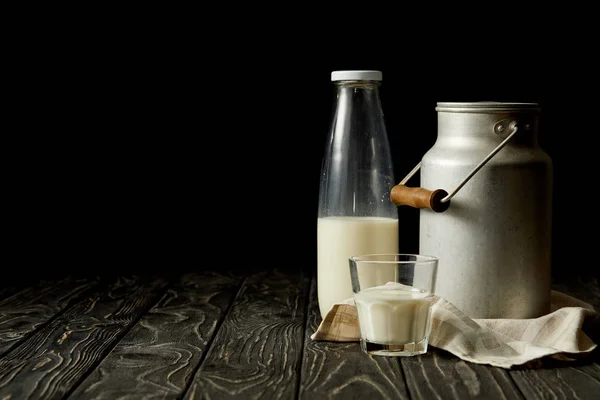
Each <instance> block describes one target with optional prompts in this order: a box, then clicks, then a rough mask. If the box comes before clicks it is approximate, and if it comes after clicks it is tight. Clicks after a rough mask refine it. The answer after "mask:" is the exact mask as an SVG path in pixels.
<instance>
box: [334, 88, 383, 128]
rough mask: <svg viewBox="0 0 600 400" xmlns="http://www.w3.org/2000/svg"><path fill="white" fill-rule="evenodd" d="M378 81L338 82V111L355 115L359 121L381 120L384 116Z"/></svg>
mask: <svg viewBox="0 0 600 400" xmlns="http://www.w3.org/2000/svg"><path fill="white" fill-rule="evenodd" d="M380 85H381V82H377V81H340V82H336V94H337V102H336V103H337V110H338V112H339V113H343V114H345V115H347V116H348V115H350V114H352V115H354V117H355V118H357V119H358V120H371V119H373V118H376V119H379V118H381V117H382V116H383V112H382V107H381V101H380V99H379V86H380Z"/></svg>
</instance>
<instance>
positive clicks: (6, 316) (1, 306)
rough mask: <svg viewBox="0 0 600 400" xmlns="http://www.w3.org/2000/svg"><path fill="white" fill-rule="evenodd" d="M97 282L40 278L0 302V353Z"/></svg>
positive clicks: (15, 343) (0, 354)
mask: <svg viewBox="0 0 600 400" xmlns="http://www.w3.org/2000/svg"><path fill="white" fill-rule="evenodd" d="M98 283H99V279H96V278H88V279H74V278H71V277H65V278H62V279H59V280H56V281H40V282H37V283H36V284H34V285H32V286H30V287H27V288H25V289H23V290H20V291H18V292H17V293H14V294H13V295H12V296H9V297H6V298H5V299H4V300H2V301H0V356H2V355H4V354H6V353H7V352H8V351H10V349H12V348H13V347H14V346H16V345H17V344H18V343H19V342H20V341H21V340H22V339H23V338H25V337H26V336H27V335H28V334H30V333H31V332H33V331H35V329H36V328H38V327H39V326H40V325H42V324H44V323H46V322H48V321H49V320H50V319H51V318H52V317H54V316H55V315H56V314H58V313H60V312H61V311H62V310H64V309H65V308H66V307H67V306H68V305H69V304H70V303H71V302H73V301H76V300H77V299H78V298H80V297H81V296H82V295H84V294H85V292H86V291H87V290H89V289H90V288H92V287H94V286H96V285H97V284H98Z"/></svg>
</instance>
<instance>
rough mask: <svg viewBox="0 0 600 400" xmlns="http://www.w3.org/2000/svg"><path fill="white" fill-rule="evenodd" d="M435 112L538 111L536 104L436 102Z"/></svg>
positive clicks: (538, 107)
mask: <svg viewBox="0 0 600 400" xmlns="http://www.w3.org/2000/svg"><path fill="white" fill-rule="evenodd" d="M435 109H436V110H437V111H447V112H475V113H476V112H510V111H529V112H536V111H540V106H539V104H538V103H517V102H502V101H475V102H438V103H437V107H436V108H435Z"/></svg>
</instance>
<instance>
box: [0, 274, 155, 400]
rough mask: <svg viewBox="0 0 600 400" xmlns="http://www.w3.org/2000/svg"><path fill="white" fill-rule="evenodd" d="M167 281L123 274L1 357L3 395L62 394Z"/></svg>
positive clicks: (54, 396)
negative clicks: (124, 275)
mask: <svg viewBox="0 0 600 400" xmlns="http://www.w3.org/2000/svg"><path fill="white" fill-rule="evenodd" d="M165 283H166V282H165V280H163V279H150V278H148V279H141V278H138V277H135V276H132V277H121V278H118V279H117V280H116V281H114V282H113V283H112V284H111V285H109V286H108V287H100V288H99V290H98V291H97V292H95V293H92V294H91V295H90V296H89V297H87V298H86V299H84V300H82V301H80V302H78V303H76V304H74V305H73V306H71V307H69V308H68V309H66V310H65V311H64V313H62V314H61V315H60V316H59V317H58V318H55V319H53V320H51V321H50V322H49V323H48V324H46V325H44V326H42V327H41V328H39V329H38V330H37V331H35V332H34V333H33V334H32V335H31V336H29V337H28V338H27V340H25V341H24V342H23V343H21V344H20V345H19V346H18V347H16V348H14V349H13V351H11V352H10V353H9V354H8V355H6V356H5V357H4V358H2V359H0V399H5V398H6V399H8V398H10V399H61V398H63V397H64V396H65V395H66V394H68V393H69V392H70V391H71V390H72V389H73V388H74V387H75V386H76V385H77V384H78V383H79V382H80V381H81V380H82V379H83V378H84V377H85V376H86V374H88V373H89V371H91V370H92V369H93V368H94V367H95V366H96V365H97V364H98V363H99V361H100V360H102V358H104V357H105V356H106V354H107V353H108V352H109V351H110V350H111V349H112V348H113V347H114V345H115V344H116V342H117V341H118V340H119V339H120V338H121V337H122V336H123V334H124V333H125V332H126V331H127V330H128V329H129V327H130V326H131V325H132V324H134V323H135V322H136V321H137V320H138V319H139V317H140V315H142V314H143V313H144V312H146V311H147V310H148V309H149V308H150V307H151V306H152V305H153V304H154V302H156V301H157V300H158V299H159V298H160V296H162V294H163V293H164V290H163V288H164V286H165Z"/></svg>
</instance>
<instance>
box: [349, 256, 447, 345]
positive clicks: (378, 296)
mask: <svg viewBox="0 0 600 400" xmlns="http://www.w3.org/2000/svg"><path fill="white" fill-rule="evenodd" d="M349 261H350V277H351V281H352V291H353V296H354V303H355V304H356V310H357V312H358V323H359V326H360V344H361V348H362V349H363V350H364V351H366V352H367V353H369V354H372V355H382V356H413V355H417V354H424V353H426V352H427V345H428V341H429V332H430V331H431V308H432V305H433V300H434V298H435V280H436V275H437V269H438V258H437V257H434V256H428V255H423V254H396V253H393V254H365V255H357V256H352V257H350V259H349Z"/></svg>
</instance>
